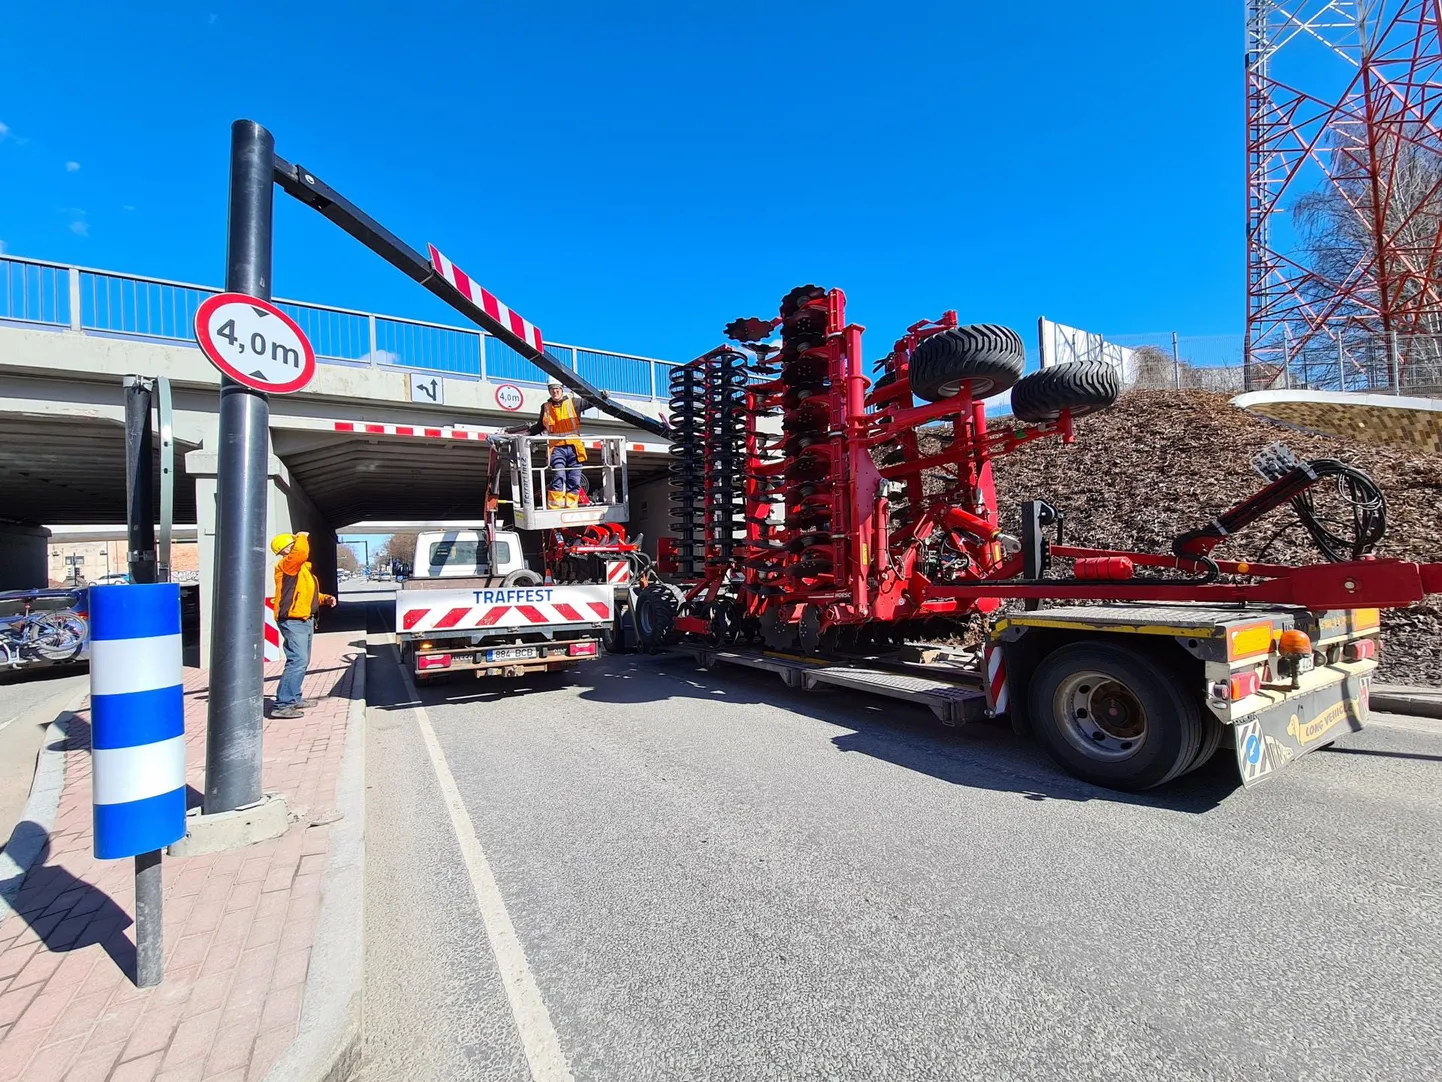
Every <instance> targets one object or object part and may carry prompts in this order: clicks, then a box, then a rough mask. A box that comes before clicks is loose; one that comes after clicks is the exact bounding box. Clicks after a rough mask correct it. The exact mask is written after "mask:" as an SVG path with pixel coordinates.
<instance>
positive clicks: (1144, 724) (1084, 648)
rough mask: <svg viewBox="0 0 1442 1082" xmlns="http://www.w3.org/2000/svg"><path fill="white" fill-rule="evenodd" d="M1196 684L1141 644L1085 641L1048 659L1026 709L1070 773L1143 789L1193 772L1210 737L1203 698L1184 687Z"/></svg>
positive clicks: (1104, 783) (1114, 786)
mask: <svg viewBox="0 0 1442 1082" xmlns="http://www.w3.org/2000/svg"><path fill="white" fill-rule="evenodd" d="M1195 683H1196V681H1193V682H1192V683H1191V684H1188V682H1187V681H1185V680H1181V679H1179V678H1178V676H1177V674H1176V673H1174V672H1173V671H1172V667H1170V666H1168V665H1167V664H1166V663H1165V661H1164V660H1162V659H1160V658H1157V657H1154V656H1152V655H1150V654H1147V653H1143V652H1142V651H1139V650H1135V649H1132V648H1130V647H1127V646H1119V645H1116V644H1113V643H1105V642H1078V643H1072V644H1070V645H1067V646H1063V647H1061V648H1060V649H1058V650H1056V651H1055V652H1054V653H1051V654H1048V655H1047V656H1046V657H1044V658H1043V659H1042V661H1041V664H1040V665H1038V666H1037V668H1036V671H1035V672H1034V673H1033V674H1032V677H1031V683H1030V686H1029V687H1028V689H1027V708H1028V712H1029V714H1030V717H1031V723H1032V729H1033V731H1034V732H1035V733H1036V737H1037V739H1038V740H1039V741H1040V742H1041V744H1042V746H1043V747H1044V748H1045V749H1046V750H1047V753H1048V754H1049V755H1050V756H1051V757H1052V758H1053V759H1055V760H1056V761H1057V763H1058V764H1059V765H1060V766H1061V767H1062V768H1063V769H1065V770H1066V771H1067V772H1068V773H1070V774H1073V775H1075V776H1076V777H1078V778H1081V779H1082V780H1083V781H1088V782H1091V783H1092V784H1093V785H1100V786H1104V787H1105V788H1108V789H1121V790H1124V791H1127V792H1138V791H1140V790H1142V789H1150V788H1152V787H1153V786H1155V785H1161V784H1163V783H1164V782H1168V781H1171V780H1172V779H1173V778H1175V777H1176V776H1177V775H1179V774H1181V773H1183V772H1184V771H1186V770H1187V769H1188V768H1189V767H1191V766H1192V765H1193V763H1194V762H1196V761H1197V759H1198V757H1199V755H1200V753H1201V752H1202V751H1203V750H1205V744H1206V743H1209V742H1210V741H1209V740H1208V737H1209V735H1210V734H1209V733H1208V731H1207V729H1206V727H1205V725H1204V720H1205V719H1204V718H1203V717H1202V707H1201V705H1200V704H1199V703H1198V702H1197V701H1196V698H1195V697H1194V696H1189V695H1187V694H1185V693H1184V692H1183V691H1182V690H1181V688H1182V687H1189V686H1192V685H1193V684H1195ZM1212 720H1215V719H1212ZM1212 750H1214V751H1215V750H1216V749H1215V746H1213V748H1212Z"/></svg>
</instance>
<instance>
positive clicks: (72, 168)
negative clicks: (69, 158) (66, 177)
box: [65, 162, 80, 173]
mask: <svg viewBox="0 0 1442 1082" xmlns="http://www.w3.org/2000/svg"><path fill="white" fill-rule="evenodd" d="M65 171H66V172H67V173H78V172H80V163H79V162H66V163H65Z"/></svg>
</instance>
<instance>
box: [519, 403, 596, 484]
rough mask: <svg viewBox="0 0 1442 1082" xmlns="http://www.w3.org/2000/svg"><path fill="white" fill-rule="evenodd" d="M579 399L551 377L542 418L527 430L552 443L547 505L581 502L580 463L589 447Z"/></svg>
mask: <svg viewBox="0 0 1442 1082" xmlns="http://www.w3.org/2000/svg"><path fill="white" fill-rule="evenodd" d="M584 408H585V406H583V405H577V403H576V400H575V399H574V398H572V397H571V396H570V395H568V394H567V393H566V389H565V388H564V387H562V386H561V381H560V380H558V379H557V378H556V377H555V376H552V377H551V378H550V379H549V380H547V381H546V400H545V401H544V402H542V403H541V416H540V419H539V420H537V421H536V423H535V424H533V425H531V427H530V428H529V429H528V430H527V431H529V432H530V434H531V435H533V436H539V435H540V434H541V433H542V432H543V431H544V432H545V433H546V435H548V436H552V437H555V438H553V439H552V440H551V445H550V447H551V458H550V467H551V481H550V484H549V485H547V488H546V506H547V507H551V508H559V507H575V506H576V505H577V504H579V503H580V500H581V463H582V462H585V461H586V448H585V446H584V445H583V444H582V443H581V439H580V437H581V410H583V409H584Z"/></svg>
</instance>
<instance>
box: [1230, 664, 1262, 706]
mask: <svg viewBox="0 0 1442 1082" xmlns="http://www.w3.org/2000/svg"><path fill="white" fill-rule="evenodd" d="M1231 690H1232V702H1234V703H1235V702H1240V701H1241V700H1242V699H1245V698H1246V697H1247V696H1248V695H1255V694H1256V693H1257V692H1259V691H1261V690H1262V678H1261V676H1259V675H1258V674H1257V670H1256V669H1253V670H1252V671H1251V672H1239V673H1236V674H1235V675H1234V676H1233V677H1232V688H1231Z"/></svg>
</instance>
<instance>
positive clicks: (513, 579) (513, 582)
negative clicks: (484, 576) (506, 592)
mask: <svg viewBox="0 0 1442 1082" xmlns="http://www.w3.org/2000/svg"><path fill="white" fill-rule="evenodd" d="M501 585H502V586H539V585H541V576H540V575H538V574H536V573H535V572H534V571H531V570H529V569H527V568H524V567H523V568H520V569H519V570H517V571H512V572H511V573H510V574H509V575H507V576H506V577H505V578H504V579H502V580H501Z"/></svg>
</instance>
